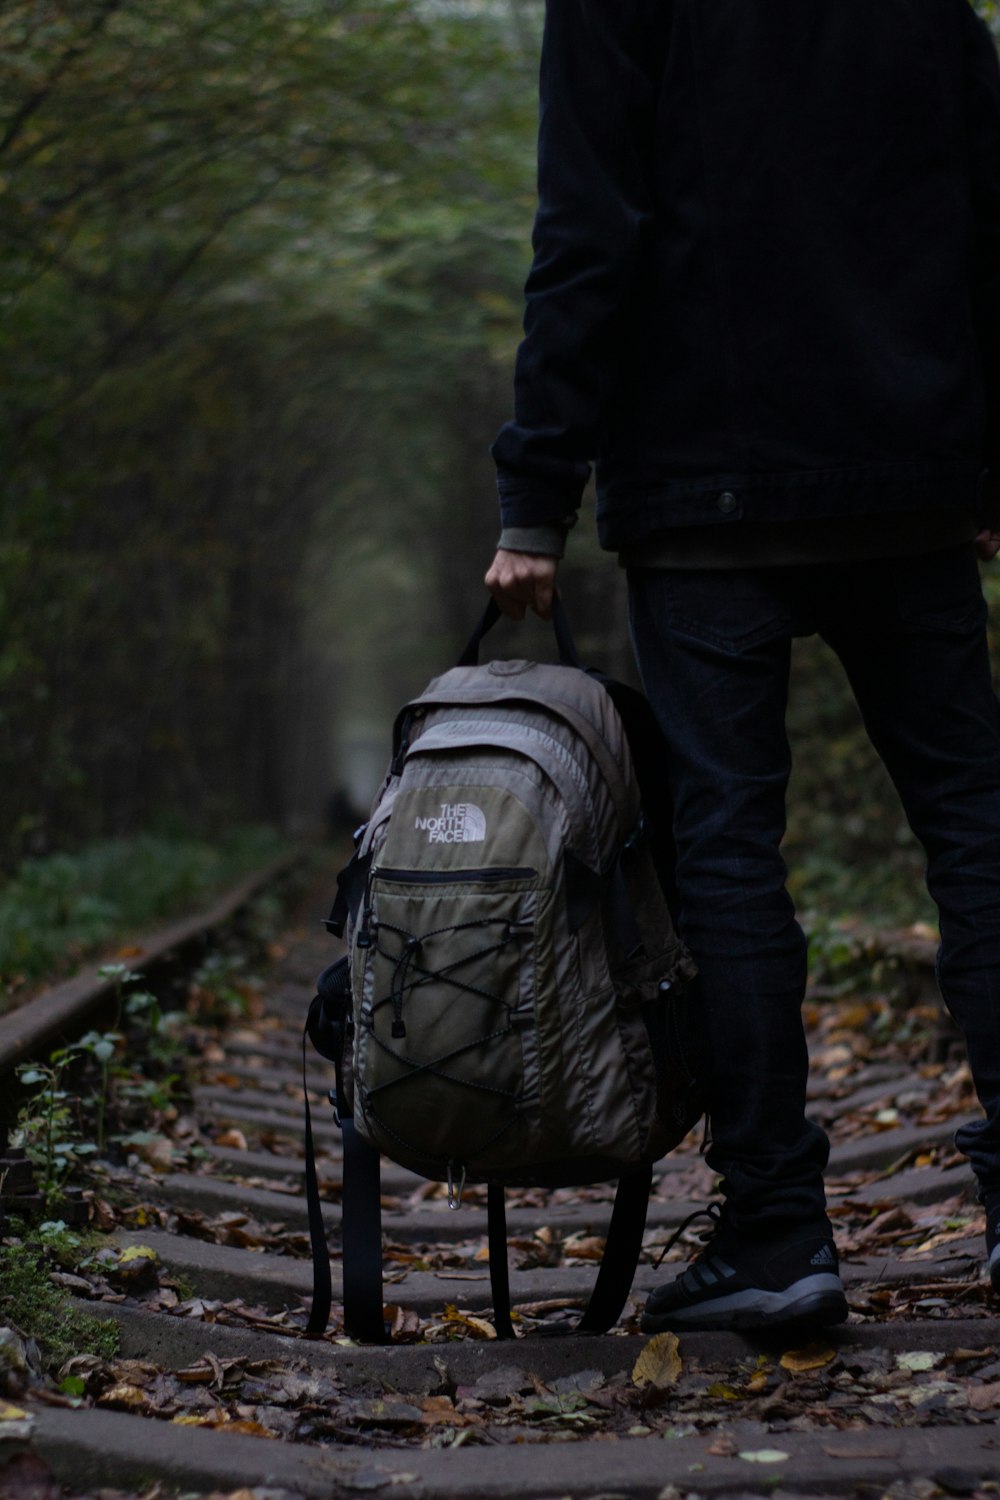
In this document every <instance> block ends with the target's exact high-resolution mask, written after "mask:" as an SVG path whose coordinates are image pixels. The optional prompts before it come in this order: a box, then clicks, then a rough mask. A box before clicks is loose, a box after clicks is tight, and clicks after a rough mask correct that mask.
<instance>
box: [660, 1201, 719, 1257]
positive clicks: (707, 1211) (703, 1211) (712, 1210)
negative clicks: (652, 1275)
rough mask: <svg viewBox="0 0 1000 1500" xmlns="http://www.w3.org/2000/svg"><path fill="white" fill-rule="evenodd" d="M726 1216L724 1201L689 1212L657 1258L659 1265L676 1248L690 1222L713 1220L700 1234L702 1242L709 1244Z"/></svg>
mask: <svg viewBox="0 0 1000 1500" xmlns="http://www.w3.org/2000/svg"><path fill="white" fill-rule="evenodd" d="M725 1217H726V1205H725V1204H724V1203H719V1202H715V1203H709V1204H708V1205H707V1206H706V1207H705V1208H696V1209H695V1211H694V1213H691V1214H688V1216H687V1218H686V1219H685V1220H684V1222H683V1224H681V1225H680V1226H679V1227H678V1228H677V1229H676V1230H675V1231H674V1233H673V1234H672V1235H671V1237H670V1239H669V1240H668V1241H667V1243H666V1244H665V1245H664V1247H663V1249H662V1250H661V1251H660V1254H659V1258H658V1259H657V1262H656V1264H657V1266H661V1265H662V1264H663V1262H664V1260H665V1259H666V1257H667V1256H668V1255H669V1254H670V1252H671V1250H672V1249H673V1248H674V1246H675V1245H676V1243H677V1241H678V1240H679V1239H680V1237H681V1235H682V1234H683V1233H684V1231H685V1229H687V1227H688V1225H689V1224H693V1223H694V1221H695V1219H709V1220H710V1221H711V1224H710V1227H709V1228H708V1229H706V1230H705V1231H704V1232H703V1233H702V1234H700V1235H699V1236H698V1239H699V1240H700V1242H701V1244H702V1245H707V1244H708V1242H709V1240H710V1239H711V1238H712V1236H713V1235H714V1234H716V1233H717V1231H718V1230H719V1229H721V1228H722V1225H723V1223H724V1221H725Z"/></svg>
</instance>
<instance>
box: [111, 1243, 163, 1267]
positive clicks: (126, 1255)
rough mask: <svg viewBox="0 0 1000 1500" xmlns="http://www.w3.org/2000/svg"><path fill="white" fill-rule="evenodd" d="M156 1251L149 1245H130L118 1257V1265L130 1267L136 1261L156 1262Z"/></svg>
mask: <svg viewBox="0 0 1000 1500" xmlns="http://www.w3.org/2000/svg"><path fill="white" fill-rule="evenodd" d="M156 1258H157V1255H156V1251H155V1250H153V1249H151V1247H150V1246H149V1245H129V1246H128V1247H127V1249H125V1250H123V1251H122V1252H121V1254H120V1255H119V1257H118V1263H119V1265H122V1266H127V1265H130V1264H131V1262H132V1261H134V1260H156Z"/></svg>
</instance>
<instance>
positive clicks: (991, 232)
mask: <svg viewBox="0 0 1000 1500" xmlns="http://www.w3.org/2000/svg"><path fill="white" fill-rule="evenodd" d="M963 10H964V11H965V24H966V42H965V85H966V100H967V119H968V146H969V166H970V176H971V183H972V213H973V318H974V322H975V329H976V337H977V341H978V343H979V348H980V353H981V358H982V369H983V377H984V383H985V392H986V427H985V432H984V439H985V444H984V454H985V461H986V466H987V474H986V480H985V484H984V490H983V497H982V507H981V510H982V513H981V515H980V516H979V517H978V519H979V521H980V522H981V524H984V525H986V524H988V525H991V526H994V527H996V526H998V525H1000V63H998V60H997V50H996V46H995V45H994V42H993V38H992V36H991V35H990V33H989V30H988V29H987V27H986V25H985V23H984V22H983V21H981V20H980V19H979V17H978V16H977V15H975V13H974V12H973V10H972V8H971V6H970V5H965V6H963Z"/></svg>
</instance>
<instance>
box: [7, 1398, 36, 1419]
mask: <svg viewBox="0 0 1000 1500" xmlns="http://www.w3.org/2000/svg"><path fill="white" fill-rule="evenodd" d="M28 1420H30V1419H29V1417H28V1413H27V1412H26V1411H24V1410H23V1409H22V1408H21V1407H20V1406H12V1405H11V1403H10V1402H9V1401H0V1422H26V1421H28Z"/></svg>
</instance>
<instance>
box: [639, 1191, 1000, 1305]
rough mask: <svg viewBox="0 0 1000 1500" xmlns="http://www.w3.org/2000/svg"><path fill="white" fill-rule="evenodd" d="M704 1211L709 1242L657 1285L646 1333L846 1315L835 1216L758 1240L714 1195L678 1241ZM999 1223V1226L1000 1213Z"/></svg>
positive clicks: (999, 1263) (999, 1272) (999, 1264)
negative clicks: (727, 1214) (673, 1277)
mask: <svg viewBox="0 0 1000 1500" xmlns="http://www.w3.org/2000/svg"><path fill="white" fill-rule="evenodd" d="M998 1207H1000V1204H998ZM698 1214H700V1215H704V1216H706V1217H708V1218H710V1219H711V1220H712V1221H713V1228H712V1231H711V1234H710V1237H709V1242H708V1243H707V1244H706V1246H705V1249H704V1250H702V1251H701V1252H700V1253H699V1255H698V1256H697V1258H696V1259H695V1260H694V1261H693V1262H692V1263H691V1265H690V1266H688V1268H687V1270H686V1271H684V1272H683V1273H682V1274H681V1275H680V1276H678V1278H677V1280H676V1281H672V1282H670V1283H669V1284H668V1285H667V1286H661V1287H657V1288H656V1290H655V1291H654V1292H651V1293H650V1296H649V1299H648V1301H647V1302H646V1310H645V1312H644V1313H643V1316H642V1330H643V1332H644V1333H662V1332H664V1331H665V1330H671V1331H673V1332H675V1333H681V1332H683V1331H684V1330H685V1329H687V1328H699V1329H709V1328H731V1329H738V1328H776V1327H779V1326H784V1325H787V1324H794V1325H796V1327H797V1328H801V1329H803V1330H804V1329H806V1328H809V1327H822V1326H827V1325H830V1324H833V1323H843V1322H844V1321H845V1320H846V1318H847V1299H846V1298H845V1296H844V1288H843V1286H842V1284H841V1280H840V1276H839V1274H838V1272H839V1263H838V1260H837V1251H836V1247H835V1246H834V1243H833V1238H832V1235H831V1232H830V1226H829V1224H828V1223H826V1222H825V1221H821V1222H819V1223H813V1224H803V1225H801V1226H798V1227H796V1228H794V1229H790V1230H788V1231H786V1232H785V1233H784V1234H783V1235H781V1236H780V1237H775V1238H772V1239H761V1240H755V1239H750V1238H748V1237H747V1236H746V1235H741V1234H740V1233H738V1231H736V1230H735V1229H733V1228H732V1226H731V1225H730V1224H729V1223H728V1222H727V1220H726V1217H725V1210H724V1209H723V1207H722V1205H721V1204H718V1203H713V1204H712V1205H711V1206H710V1208H707V1209H705V1208H701V1209H698V1210H697V1214H691V1216H690V1218H689V1219H686V1220H685V1222H684V1223H683V1224H682V1225H681V1227H680V1229H679V1230H678V1231H677V1234H676V1235H675V1236H674V1240H672V1241H671V1244H673V1243H674V1242H675V1241H676V1240H677V1239H678V1238H679V1237H680V1235H681V1234H682V1233H683V1231H684V1229H686V1227H687V1225H688V1224H689V1223H690V1222H691V1220H692V1219H694V1218H696V1217H697V1215H698ZM997 1224H998V1228H1000V1213H998V1214H997ZM669 1248H670V1246H669V1245H668V1246H667V1247H666V1249H665V1250H664V1252H663V1253H664V1255H665V1254H666V1253H667V1250H669ZM661 1259H662V1257H661ZM997 1276H998V1279H1000V1251H998V1252H997Z"/></svg>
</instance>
